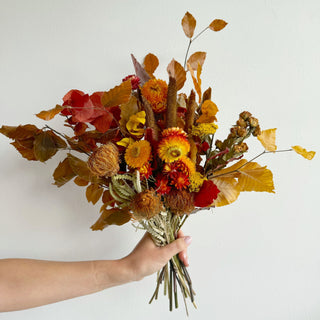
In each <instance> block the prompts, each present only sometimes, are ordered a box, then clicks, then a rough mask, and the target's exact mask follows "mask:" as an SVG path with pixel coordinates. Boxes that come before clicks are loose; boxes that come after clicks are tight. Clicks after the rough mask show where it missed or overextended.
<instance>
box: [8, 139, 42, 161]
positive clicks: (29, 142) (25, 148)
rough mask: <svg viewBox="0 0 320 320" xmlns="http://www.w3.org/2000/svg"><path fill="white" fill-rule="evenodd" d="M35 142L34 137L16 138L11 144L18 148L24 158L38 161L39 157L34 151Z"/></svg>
mask: <svg viewBox="0 0 320 320" xmlns="http://www.w3.org/2000/svg"><path fill="white" fill-rule="evenodd" d="M33 142H34V138H33V137H32V138H29V139H25V140H16V141H14V142H11V144H12V145H13V146H14V147H15V148H16V149H17V151H18V152H19V153H20V154H21V155H22V157H23V158H25V159H27V160H30V161H37V160H38V159H37V158H36V156H35V155H34V152H33Z"/></svg>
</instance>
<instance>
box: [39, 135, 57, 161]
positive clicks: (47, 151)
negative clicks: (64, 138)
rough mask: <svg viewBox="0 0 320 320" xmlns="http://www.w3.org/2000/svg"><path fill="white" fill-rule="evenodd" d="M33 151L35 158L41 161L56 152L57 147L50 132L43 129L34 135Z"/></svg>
mask: <svg viewBox="0 0 320 320" xmlns="http://www.w3.org/2000/svg"><path fill="white" fill-rule="evenodd" d="M33 151H34V155H35V157H36V158H37V160H39V161H41V162H45V161H47V160H48V159H50V158H51V157H52V156H54V155H55V154H56V153H57V151H58V148H57V146H56V143H55V140H54V139H53V137H52V135H51V134H50V132H48V131H44V132H42V133H40V134H39V135H37V136H36V137H35V139H34V144H33Z"/></svg>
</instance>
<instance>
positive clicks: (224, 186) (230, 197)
mask: <svg viewBox="0 0 320 320" xmlns="http://www.w3.org/2000/svg"><path fill="white" fill-rule="evenodd" d="M212 181H213V183H214V184H215V185H216V186H217V187H218V189H219V190H220V192H219V193H218V197H217V199H216V200H214V202H213V203H214V205H215V206H216V207H222V206H226V205H228V204H230V203H232V202H234V201H236V200H237V198H238V196H239V194H240V189H239V187H238V186H237V185H238V182H237V180H236V179H235V178H232V177H219V178H216V179H212Z"/></svg>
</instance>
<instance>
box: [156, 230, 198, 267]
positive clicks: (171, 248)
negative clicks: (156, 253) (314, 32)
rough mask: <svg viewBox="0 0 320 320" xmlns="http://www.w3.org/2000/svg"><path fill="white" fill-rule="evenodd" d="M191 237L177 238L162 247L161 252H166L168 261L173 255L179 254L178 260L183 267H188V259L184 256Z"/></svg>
mask: <svg viewBox="0 0 320 320" xmlns="http://www.w3.org/2000/svg"><path fill="white" fill-rule="evenodd" d="M191 241H192V239H191V237H190V236H187V237H183V238H178V239H177V240H175V241H173V242H171V243H170V244H168V245H166V246H165V247H162V250H163V251H165V252H166V254H167V255H168V260H169V259H170V258H172V257H173V256H174V255H176V254H178V253H179V252H180V253H181V257H180V255H179V258H180V260H181V261H182V262H183V263H184V264H185V266H188V265H189V264H188V258H187V254H186V252H187V251H186V250H187V247H188V246H189V245H190V244H191Z"/></svg>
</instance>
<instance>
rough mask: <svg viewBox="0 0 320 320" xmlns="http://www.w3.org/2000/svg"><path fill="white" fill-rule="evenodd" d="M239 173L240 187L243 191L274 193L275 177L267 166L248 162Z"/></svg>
mask: <svg viewBox="0 0 320 320" xmlns="http://www.w3.org/2000/svg"><path fill="white" fill-rule="evenodd" d="M238 171H239V172H240V173H241V174H240V176H239V177H238V187H239V189H240V190H241V191H258V192H263V191H265V192H270V193H274V185H273V175H272V172H271V171H270V170H269V169H267V167H266V166H264V167H261V166H260V165H259V164H258V163H256V162H248V163H246V165H245V166H243V167H242V168H239V169H238Z"/></svg>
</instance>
